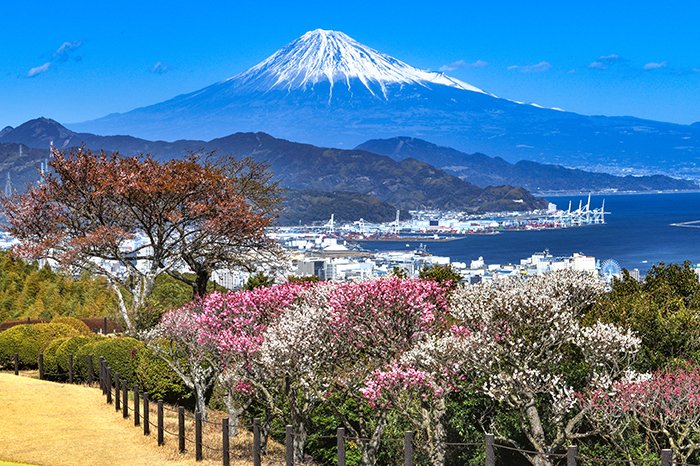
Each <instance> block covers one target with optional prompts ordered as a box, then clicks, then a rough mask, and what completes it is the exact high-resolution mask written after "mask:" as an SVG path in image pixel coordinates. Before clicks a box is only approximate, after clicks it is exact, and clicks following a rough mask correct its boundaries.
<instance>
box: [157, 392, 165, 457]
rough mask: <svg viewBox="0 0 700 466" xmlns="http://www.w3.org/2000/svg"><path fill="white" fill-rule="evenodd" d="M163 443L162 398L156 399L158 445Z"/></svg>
mask: <svg viewBox="0 0 700 466" xmlns="http://www.w3.org/2000/svg"><path fill="white" fill-rule="evenodd" d="M163 443H165V442H164V441H163V400H158V446H161V445H163Z"/></svg>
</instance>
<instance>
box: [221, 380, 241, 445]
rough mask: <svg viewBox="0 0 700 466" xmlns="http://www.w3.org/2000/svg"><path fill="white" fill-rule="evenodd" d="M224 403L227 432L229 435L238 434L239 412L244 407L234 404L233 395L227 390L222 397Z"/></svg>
mask: <svg viewBox="0 0 700 466" xmlns="http://www.w3.org/2000/svg"><path fill="white" fill-rule="evenodd" d="M224 403H226V411H227V412H228V433H229V436H230V437H234V436H236V435H238V426H239V424H240V419H241V414H243V411H245V409H244V408H243V407H240V406H236V403H235V402H234V397H233V395H232V394H231V392H230V391H229V392H228V393H226V396H225V397H224Z"/></svg>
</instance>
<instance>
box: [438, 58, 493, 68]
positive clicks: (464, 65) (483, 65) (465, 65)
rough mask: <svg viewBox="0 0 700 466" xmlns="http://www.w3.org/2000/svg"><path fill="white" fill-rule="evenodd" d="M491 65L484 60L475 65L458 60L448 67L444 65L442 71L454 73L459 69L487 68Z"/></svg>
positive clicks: (476, 62)
mask: <svg viewBox="0 0 700 466" xmlns="http://www.w3.org/2000/svg"><path fill="white" fill-rule="evenodd" d="M487 66H489V63H488V62H486V61H484V60H477V61H475V62H473V63H468V62H467V61H465V60H457V61H453V62H452V63H448V64H447V65H442V66H441V67H440V71H454V70H456V69H458V68H486V67H487Z"/></svg>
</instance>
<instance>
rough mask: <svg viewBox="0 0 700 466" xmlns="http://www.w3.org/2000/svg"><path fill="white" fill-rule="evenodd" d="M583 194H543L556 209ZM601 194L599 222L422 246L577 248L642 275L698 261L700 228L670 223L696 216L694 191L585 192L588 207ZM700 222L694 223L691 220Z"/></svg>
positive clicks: (699, 206) (464, 254)
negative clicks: (655, 268)
mask: <svg viewBox="0 0 700 466" xmlns="http://www.w3.org/2000/svg"><path fill="white" fill-rule="evenodd" d="M587 197H588V196H587V195H578V196H556V197H555V196H546V198H547V199H548V200H549V201H550V202H553V203H555V204H557V206H558V207H559V208H562V209H566V208H567V207H568V205H569V201H571V203H572V209H576V208H577V207H578V205H579V201H583V203H584V204H585V203H586V201H587ZM603 199H605V211H606V212H610V213H609V214H608V215H606V216H605V221H606V223H605V224H604V225H588V226H583V227H576V228H566V229H557V230H540V231H513V232H503V233H501V234H498V235H468V236H465V237H463V238H461V239H459V240H455V241H449V242H443V243H425V244H424V246H426V247H427V251H428V252H429V253H431V254H433V255H436V256H448V257H450V259H451V260H452V261H453V262H466V263H467V264H469V262H470V261H471V260H473V259H477V258H479V257H483V258H484V261H485V262H486V263H487V264H507V263H519V262H520V259H524V258H527V257H530V256H531V255H532V254H534V253H535V252H541V251H544V250H549V252H550V253H551V254H552V255H554V256H570V255H571V254H573V253H575V252H578V253H582V254H585V255H588V256H594V257H595V258H596V259H598V260H600V262H603V261H605V260H607V259H613V260H615V261H617V263H618V264H619V265H620V266H621V267H623V268H626V269H629V270H632V269H635V268H636V269H639V271H640V272H641V273H642V274H645V273H646V272H647V271H648V270H649V268H650V267H651V266H652V265H653V264H658V263H660V262H664V263H666V264H669V263H682V262H683V261H685V260H689V261H691V262H692V263H693V264H700V228H682V227H677V226H671V224H673V223H681V222H692V221H700V193H654V194H613V195H610V194H607V195H593V196H591V208H597V207H600V206H601V204H602V202H603ZM697 226H698V227H700V223H698V224H697ZM419 246H420V244H419V243H418V242H408V243H407V242H405V241H402V242H400V243H398V242H368V243H363V248H365V249H368V250H378V251H386V250H401V249H405V250H410V249H416V248H418V247H419Z"/></svg>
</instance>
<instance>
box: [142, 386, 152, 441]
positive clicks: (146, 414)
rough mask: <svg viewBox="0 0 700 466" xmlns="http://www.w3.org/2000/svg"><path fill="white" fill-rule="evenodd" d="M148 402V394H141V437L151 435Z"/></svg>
mask: <svg viewBox="0 0 700 466" xmlns="http://www.w3.org/2000/svg"><path fill="white" fill-rule="evenodd" d="M150 409H151V408H150V404H149V402H148V392H143V435H151V426H150V423H151V412H150V411H149V410H150Z"/></svg>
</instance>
